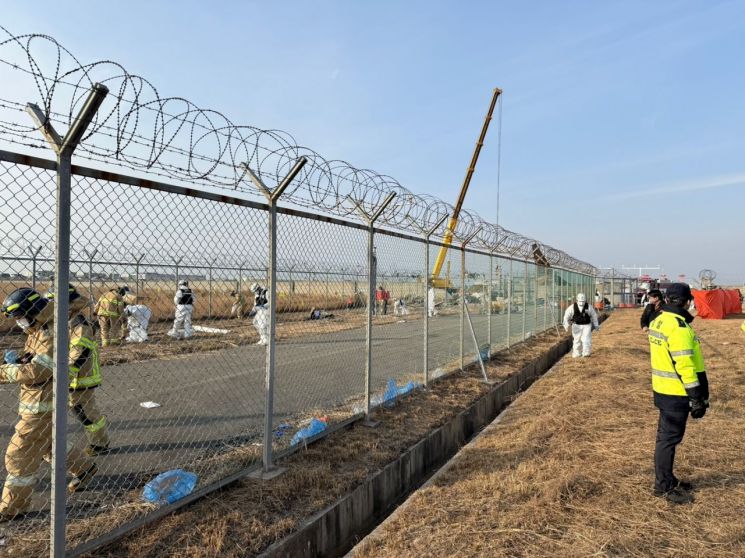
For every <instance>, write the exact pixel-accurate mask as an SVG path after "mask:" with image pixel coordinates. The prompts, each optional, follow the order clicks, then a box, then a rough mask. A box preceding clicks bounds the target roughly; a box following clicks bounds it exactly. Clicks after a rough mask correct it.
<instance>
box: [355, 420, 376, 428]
mask: <svg viewBox="0 0 745 558" xmlns="http://www.w3.org/2000/svg"><path fill="white" fill-rule="evenodd" d="M360 424H361V425H362V426H365V427H367V428H377V427H378V426H380V421H379V420H371V419H367V420H363V421H362V422H361V423H360Z"/></svg>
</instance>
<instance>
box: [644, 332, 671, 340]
mask: <svg viewBox="0 0 745 558" xmlns="http://www.w3.org/2000/svg"><path fill="white" fill-rule="evenodd" d="M647 334H648V335H649V336H650V337H656V338H657V339H664V340H665V341H667V335H665V334H664V333H662V332H660V331H655V330H653V329H650V330H649V331H648V332H647Z"/></svg>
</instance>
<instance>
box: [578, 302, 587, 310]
mask: <svg viewBox="0 0 745 558" xmlns="http://www.w3.org/2000/svg"><path fill="white" fill-rule="evenodd" d="M577 306H579V308H580V309H582V308H584V307H585V303H584V302H577Z"/></svg>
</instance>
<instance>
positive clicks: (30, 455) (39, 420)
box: [0, 287, 97, 521]
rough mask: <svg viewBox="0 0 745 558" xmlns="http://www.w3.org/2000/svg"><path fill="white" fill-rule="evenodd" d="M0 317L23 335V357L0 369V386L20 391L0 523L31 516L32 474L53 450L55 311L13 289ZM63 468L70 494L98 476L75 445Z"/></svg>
mask: <svg viewBox="0 0 745 558" xmlns="http://www.w3.org/2000/svg"><path fill="white" fill-rule="evenodd" d="M0 312H2V313H3V315H5V316H6V317H9V318H15V320H16V323H17V324H18V326H19V327H20V328H21V329H23V331H24V333H25V334H26V344H25V346H24V349H23V354H22V355H21V356H20V357H18V358H17V359H13V362H5V363H4V364H3V365H2V366H0V383H2V384H18V385H19V388H20V393H19V405H18V415H19V419H18V422H17V423H16V426H15V433H14V434H13V437H12V438H11V440H10V443H9V444H8V449H7V450H6V452H5V468H6V470H7V472H8V474H7V475H6V477H5V485H4V486H3V495H2V501H0V521H4V520H9V519H12V518H14V517H16V516H19V515H22V514H24V513H26V512H28V511H29V508H30V506H31V495H32V493H33V490H34V485H35V484H36V472H37V471H38V469H39V465H41V462H42V460H44V459H49V457H50V455H51V451H52V412H53V410H54V403H53V397H52V395H53V381H52V380H53V372H52V370H53V367H54V361H53V353H54V332H53V317H54V306H53V305H52V304H50V301H49V299H47V298H45V297H43V296H41V294H39V293H38V292H37V291H35V290H33V289H30V288H28V287H26V288H21V289H16V290H15V291H13V292H12V293H10V294H9V295H8V296H7V298H6V299H5V301H4V302H3V305H2V308H0ZM67 466H68V469H69V470H70V472H71V473H72V480H71V481H70V483H69V484H68V491H69V492H76V491H78V490H81V489H82V488H84V487H85V486H86V485H87V484H88V483H89V482H90V480H91V478H92V477H93V475H95V474H96V471H97V468H96V464H95V463H93V461H91V460H90V458H89V457H87V456H86V455H85V453H83V451H81V449H79V448H78V447H77V446H76V445H74V444H71V445H69V446H68V451H67Z"/></svg>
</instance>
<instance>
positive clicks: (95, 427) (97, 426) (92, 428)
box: [83, 417, 106, 434]
mask: <svg viewBox="0 0 745 558" xmlns="http://www.w3.org/2000/svg"><path fill="white" fill-rule="evenodd" d="M104 426H106V417H101V418H100V419H98V420H97V421H96V422H94V423H93V424H88V425H86V426H84V427H83V428H85V429H86V430H87V431H88V432H90V433H91V434H93V433H94V432H98V431H99V430H101V429H102V428H103V427H104Z"/></svg>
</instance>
